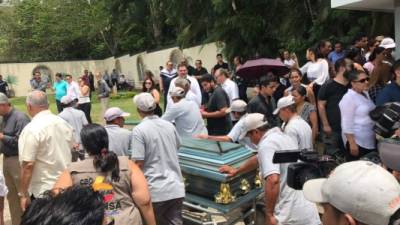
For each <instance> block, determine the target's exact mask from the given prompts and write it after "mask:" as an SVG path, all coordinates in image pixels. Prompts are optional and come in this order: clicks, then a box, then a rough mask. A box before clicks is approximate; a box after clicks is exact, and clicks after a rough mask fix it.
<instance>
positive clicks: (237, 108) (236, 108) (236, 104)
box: [226, 99, 247, 113]
mask: <svg viewBox="0 0 400 225" xmlns="http://www.w3.org/2000/svg"><path fill="white" fill-rule="evenodd" d="M246 107H247V103H246V102H245V101H243V100H241V99H236V100H233V102H232V105H231V107H229V108H228V109H227V110H226V113H231V112H244V111H246Z"/></svg>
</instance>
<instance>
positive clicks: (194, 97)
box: [185, 90, 201, 108]
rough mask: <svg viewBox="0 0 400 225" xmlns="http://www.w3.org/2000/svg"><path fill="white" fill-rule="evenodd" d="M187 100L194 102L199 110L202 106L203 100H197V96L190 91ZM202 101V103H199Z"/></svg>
mask: <svg viewBox="0 0 400 225" xmlns="http://www.w3.org/2000/svg"><path fill="white" fill-rule="evenodd" d="M185 98H186V100H188V101H192V102H194V103H195V104H196V105H197V106H198V107H199V108H200V106H201V100H200V99H199V98H197V96H196V95H195V94H193V92H192V91H191V90H188V92H187V93H186V96H185ZM199 100H200V101H199Z"/></svg>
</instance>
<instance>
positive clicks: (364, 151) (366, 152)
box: [345, 142, 376, 162]
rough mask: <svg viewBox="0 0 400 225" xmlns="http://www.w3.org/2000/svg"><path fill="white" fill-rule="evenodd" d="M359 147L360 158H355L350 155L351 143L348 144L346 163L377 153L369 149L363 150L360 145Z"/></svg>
mask: <svg viewBox="0 0 400 225" xmlns="http://www.w3.org/2000/svg"><path fill="white" fill-rule="evenodd" d="M357 146H358V156H353V155H352V154H351V153H350V144H349V142H347V143H346V153H345V156H346V161H347V162H350V161H356V160H359V159H360V158H361V157H363V156H364V155H366V154H368V153H371V152H376V149H367V148H363V147H361V146H359V145H357Z"/></svg>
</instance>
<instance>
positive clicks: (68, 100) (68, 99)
mask: <svg viewBox="0 0 400 225" xmlns="http://www.w3.org/2000/svg"><path fill="white" fill-rule="evenodd" d="M73 101H74V100H73V99H72V98H71V97H70V96H68V95H65V96H63V97H62V98H61V100H60V102H61V103H62V104H64V105H68V104H69V103H71V102H73Z"/></svg>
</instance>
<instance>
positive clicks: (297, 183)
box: [273, 150, 338, 190]
mask: <svg viewBox="0 0 400 225" xmlns="http://www.w3.org/2000/svg"><path fill="white" fill-rule="evenodd" d="M299 160H301V162H299ZM273 163H292V164H290V165H289V166H288V171H287V185H288V186H289V187H291V188H293V189H295V190H301V189H302V188H303V184H304V183H305V182H306V181H308V180H310V179H316V178H322V177H327V176H328V175H329V173H330V172H331V171H332V170H333V169H334V168H335V167H336V166H337V165H338V164H337V163H336V161H335V160H334V159H333V158H332V157H331V156H328V155H322V156H320V155H318V152H316V151H308V150H300V151H299V150H295V151H277V152H275V154H274V157H273Z"/></svg>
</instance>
